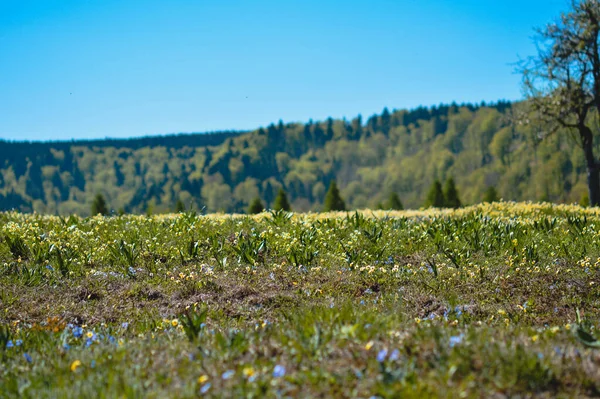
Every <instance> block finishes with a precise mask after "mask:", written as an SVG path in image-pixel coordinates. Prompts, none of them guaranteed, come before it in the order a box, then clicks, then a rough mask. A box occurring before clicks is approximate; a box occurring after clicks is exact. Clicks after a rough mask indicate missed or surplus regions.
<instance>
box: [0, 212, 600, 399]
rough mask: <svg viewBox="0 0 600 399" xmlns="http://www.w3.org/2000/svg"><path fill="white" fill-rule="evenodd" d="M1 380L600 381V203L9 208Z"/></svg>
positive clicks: (461, 393)
mask: <svg viewBox="0 0 600 399" xmlns="http://www.w3.org/2000/svg"><path fill="white" fill-rule="evenodd" d="M0 237H1V241H0V365H1V367H0V396H2V397H7V398H12V397H31V398H44V397H66V398H70V397H72V398H81V397H151V398H152V397H155V398H163V397H197V396H208V397H236V398H239V397H248V398H252V397H255V398H262V397H272V398H286V397H336V398H337V397H339V398H342V397H361V398H394V397H408V398H410V397H415V398H423V397H467V398H468V397H508V396H510V397H515V396H520V397H532V396H533V397H593V396H598V395H600V367H599V366H600V352H599V351H598V349H597V348H598V347H599V346H600V342H599V341H597V338H600V332H599V331H598V327H599V326H600V324H599V322H598V321H599V316H600V287H599V284H600V209H595V208H581V207H579V206H574V205H551V204H546V203H542V204H534V203H507V202H499V203H493V204H482V205H475V206H471V207H466V208H462V209H458V210H425V211H423V210H422V211H401V212H386V211H373V212H371V211H364V212H348V213H324V214H319V213H314V214H312V213H308V214H293V213H287V212H283V211H279V212H264V213H262V214H259V215H256V216H245V215H201V214H197V213H194V212H187V213H182V214H176V215H175V214H173V215H155V216H136V215H124V216H111V217H103V216H95V217H91V218H80V217H77V216H71V217H58V216H44V215H38V214H22V213H0Z"/></svg>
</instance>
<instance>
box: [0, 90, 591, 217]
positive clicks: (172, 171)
mask: <svg viewBox="0 0 600 399" xmlns="http://www.w3.org/2000/svg"><path fill="white" fill-rule="evenodd" d="M518 106H519V104H514V105H513V104H510V103H507V102H498V103H495V104H491V105H487V106H486V105H485V104H481V105H471V104H466V105H460V106H459V105H455V104H452V105H440V106H437V107H431V108H424V107H420V108H417V109H413V110H398V111H396V110H395V111H393V112H390V111H388V110H387V109H384V110H383V112H382V113H381V114H380V115H374V116H372V117H370V118H368V119H367V120H362V119H361V117H357V118H355V119H353V120H351V121H348V120H334V119H327V120H325V121H320V122H312V121H310V122H309V123H307V124H300V123H288V124H284V123H283V122H279V123H278V124H272V125H270V126H268V127H266V128H260V129H258V130H255V131H251V132H245V133H236V132H226V133H215V134H208V135H203V134H192V135H174V136H161V137H147V138H142V139H130V140H98V141H72V142H47V143H19V142H1V143H0V156H1V158H0V159H1V160H2V161H1V163H0V208H1V209H4V210H6V209H12V208H17V209H20V210H22V211H32V210H35V211H37V212H41V213H42V212H43V213H60V214H67V213H73V212H75V213H78V214H81V215H87V214H89V212H90V204H91V202H92V199H93V197H94V196H95V195H96V194H97V193H101V194H103V195H104V197H105V198H106V200H107V203H108V205H109V207H110V208H111V209H114V210H115V211H117V210H119V209H121V210H124V211H126V212H145V211H146V210H147V209H149V208H150V209H152V210H153V211H154V212H168V211H172V210H173V209H174V207H175V203H176V202H177V200H178V199H180V200H182V201H183V203H184V204H186V206H189V205H190V204H193V206H195V207H197V208H201V207H204V206H205V207H206V210H207V211H209V212H210V211H228V212H232V211H244V210H245V209H246V208H247V206H248V203H249V202H250V201H252V199H254V198H255V197H261V198H262V199H263V201H264V202H266V204H267V205H270V204H271V203H272V201H273V199H274V197H275V195H276V193H277V190H278V189H279V188H280V187H281V186H283V187H284V189H285V190H286V192H287V194H288V197H289V199H290V201H291V203H292V207H293V209H294V210H297V211H307V210H320V209H321V207H322V201H323V198H324V196H325V191H326V188H327V186H328V185H329V183H330V181H331V180H333V179H335V180H336V182H337V184H338V186H339V187H340V190H341V194H342V196H343V198H344V199H345V201H346V204H347V205H348V208H351V209H355V208H369V207H371V208H373V207H376V206H377V205H378V204H379V203H381V202H384V201H385V200H386V199H387V198H388V197H389V195H390V193H391V192H396V193H397V194H398V195H399V196H400V198H401V200H402V202H403V203H404V206H405V207H409V208H418V207H420V206H422V204H423V201H424V199H425V196H426V192H427V190H428V189H429V187H430V186H431V184H432V182H433V181H434V179H440V180H442V181H443V180H445V179H446V178H447V177H450V176H452V177H453V178H454V180H455V181H456V183H457V187H458V191H459V194H460V197H461V200H462V202H463V203H464V204H469V203H475V202H479V201H481V199H482V197H483V193H484V191H485V190H486V189H487V188H488V187H489V186H494V187H495V188H496V190H497V191H498V193H499V195H500V196H501V197H502V198H504V199H505V200H551V201H555V202H573V201H578V200H580V199H581V198H582V196H583V195H584V194H585V192H586V183H585V164H584V161H583V157H582V154H581V150H580V149H579V147H577V144H576V143H575V142H574V141H573V140H572V139H571V138H570V137H569V135H567V134H556V135H554V136H551V137H549V138H547V139H544V140H540V139H539V134H538V132H536V129H535V127H526V128H520V129H517V128H515V127H514V125H512V124H510V120H511V117H510V115H511V113H512V112H513V108H514V107H518Z"/></svg>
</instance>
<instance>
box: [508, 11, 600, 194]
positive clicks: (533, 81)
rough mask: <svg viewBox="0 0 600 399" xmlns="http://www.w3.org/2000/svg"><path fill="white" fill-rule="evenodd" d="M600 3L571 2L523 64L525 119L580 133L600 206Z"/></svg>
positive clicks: (546, 127)
mask: <svg viewBox="0 0 600 399" xmlns="http://www.w3.org/2000/svg"><path fill="white" fill-rule="evenodd" d="M599 21H600V1H599V0H581V1H575V0H574V1H573V2H572V3H571V10H570V11H569V12H565V13H563V14H562V15H561V16H560V18H559V20H558V21H557V22H554V23H550V24H548V25H546V26H545V27H544V28H541V29H538V30H537V33H538V38H537V45H538V54H537V56H535V57H531V58H529V59H527V60H525V61H524V62H522V63H521V64H520V66H519V69H520V71H521V73H522V74H523V87H524V90H525V94H526V96H527V98H528V100H529V101H528V105H529V109H528V111H527V116H526V117H524V118H523V117H522V118H521V119H522V120H525V121H526V122H529V123H532V124H535V125H536V126H538V128H539V129H540V131H543V132H544V134H543V135H542V136H545V135H547V134H550V133H553V132H556V131H558V130H564V129H567V130H569V131H572V132H575V133H576V137H578V139H579V141H580V144H581V147H582V149H583V152H584V155H585V160H586V166H587V172H588V188H589V197H590V204H591V205H593V206H596V205H600V163H599V162H598V161H597V160H596V157H595V156H594V134H593V128H592V120H593V118H592V115H593V114H594V113H596V112H597V111H598V109H600V54H599V35H600V26H599Z"/></svg>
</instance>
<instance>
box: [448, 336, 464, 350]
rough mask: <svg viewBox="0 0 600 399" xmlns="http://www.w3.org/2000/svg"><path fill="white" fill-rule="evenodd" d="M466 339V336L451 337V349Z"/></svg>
mask: <svg viewBox="0 0 600 399" xmlns="http://www.w3.org/2000/svg"><path fill="white" fill-rule="evenodd" d="M464 337H465V336H464V334H460V335H455V336H453V337H450V347H451V348H454V347H455V346H456V345H458V344H460V343H461V342H462V340H463V338H464Z"/></svg>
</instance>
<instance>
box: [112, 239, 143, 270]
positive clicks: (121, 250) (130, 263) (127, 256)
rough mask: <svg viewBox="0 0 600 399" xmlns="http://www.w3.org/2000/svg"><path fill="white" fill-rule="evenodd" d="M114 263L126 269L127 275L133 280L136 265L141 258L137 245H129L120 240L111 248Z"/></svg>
mask: <svg viewBox="0 0 600 399" xmlns="http://www.w3.org/2000/svg"><path fill="white" fill-rule="evenodd" d="M109 251H110V254H111V257H112V259H113V261H115V262H116V263H118V264H120V265H121V266H124V267H125V274H126V275H127V276H129V277H131V278H133V277H135V269H134V267H135V264H136V262H137V259H138V258H139V256H140V251H139V248H138V246H137V245H136V243H135V242H134V243H131V244H128V243H127V242H125V241H124V240H118V241H115V242H114V243H113V245H111V246H109Z"/></svg>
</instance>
